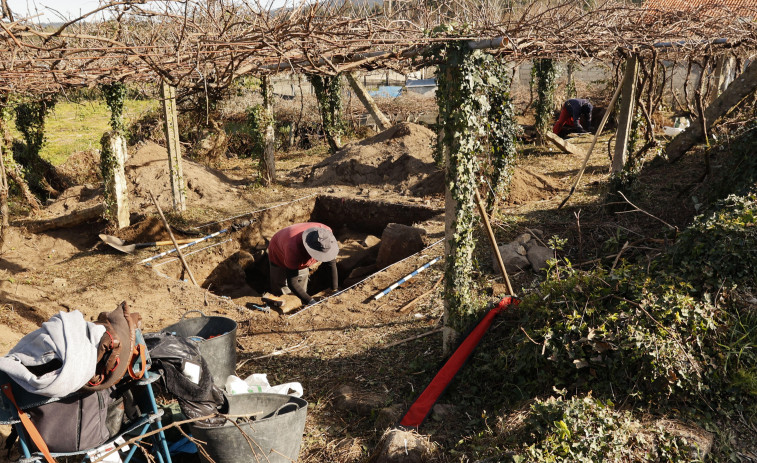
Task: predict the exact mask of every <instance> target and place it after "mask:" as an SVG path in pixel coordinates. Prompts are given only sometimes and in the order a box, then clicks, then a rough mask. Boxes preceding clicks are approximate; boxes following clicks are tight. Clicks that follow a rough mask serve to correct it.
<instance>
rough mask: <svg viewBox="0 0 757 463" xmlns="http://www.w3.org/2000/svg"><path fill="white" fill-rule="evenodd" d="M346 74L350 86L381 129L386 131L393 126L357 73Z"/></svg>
mask: <svg viewBox="0 0 757 463" xmlns="http://www.w3.org/2000/svg"><path fill="white" fill-rule="evenodd" d="M344 76H345V77H347V82H349V83H350V87H352V90H354V92H355V95H357V98H358V99H359V100H360V102H361V103H363V106H365V109H366V110H367V111H368V114H370V115H371V117H372V118H373V120H374V121H375V122H376V125H377V126H378V128H379V131H384V130H386V129H388V128H389V127H391V126H392V123H391V122H389V119H387V117H386V116H385V115H384V113H382V112H381V110H380V109H379V107H378V105H376V102H375V101H374V100H373V98H372V97H371V95H370V93H368V90H366V88H365V86H363V84H362V83H361V82H360V81H359V80H358V79H356V78H355V75H354V74H353V73H351V72H346V73H344Z"/></svg>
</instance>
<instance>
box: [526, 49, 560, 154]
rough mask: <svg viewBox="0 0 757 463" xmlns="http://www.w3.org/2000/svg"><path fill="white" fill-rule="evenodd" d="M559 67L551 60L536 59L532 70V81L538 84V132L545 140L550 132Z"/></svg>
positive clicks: (536, 105)
mask: <svg viewBox="0 0 757 463" xmlns="http://www.w3.org/2000/svg"><path fill="white" fill-rule="evenodd" d="M557 74H558V71H557V65H556V64H555V62H554V60H551V59H536V60H534V63H533V67H532V68H531V79H532V80H533V81H534V82H535V84H536V103H535V108H534V109H535V111H536V131H537V132H538V133H539V136H540V137H541V138H542V139H544V136H545V135H546V133H547V131H548V130H550V126H551V124H550V123H551V122H552V112H553V110H554V106H555V103H554V99H555V89H557Z"/></svg>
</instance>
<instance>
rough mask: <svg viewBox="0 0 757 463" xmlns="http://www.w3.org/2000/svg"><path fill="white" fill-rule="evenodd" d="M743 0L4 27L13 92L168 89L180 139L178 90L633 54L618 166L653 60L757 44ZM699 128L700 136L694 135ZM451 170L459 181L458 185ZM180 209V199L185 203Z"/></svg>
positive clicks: (223, 15)
mask: <svg viewBox="0 0 757 463" xmlns="http://www.w3.org/2000/svg"><path fill="white" fill-rule="evenodd" d="M733 1H734V0H722V1H718V0H713V1H712V2H710V3H709V6H708V7H707V8H706V9H699V10H693V9H686V10H678V9H670V8H667V7H664V6H661V7H654V6H645V5H641V6H639V5H635V4H629V3H624V2H617V1H608V2H604V3H599V4H598V3H595V2H593V1H590V0H543V1H526V2H505V3H506V4H507V6H506V5H504V4H503V3H499V2H496V1H487V0H485V1H467V0H456V1H454V2H432V1H430V0H407V1H397V0H393V1H392V0H387V1H385V2H384V3H383V4H380V5H373V6H368V5H367V4H360V3H357V2H354V3H350V2H334V1H327V2H314V3H301V4H300V5H299V6H296V7H293V8H282V9H278V10H271V9H266V8H263V7H261V5H260V4H257V3H255V4H253V3H249V2H246V1H243V2H225V1H223V0H206V1H198V0H186V1H184V2H162V1H156V2H149V1H133V0H124V1H112V2H110V3H108V4H105V5H103V6H102V7H100V8H98V9H97V10H95V11H93V12H90V13H88V14H85V15H83V16H81V17H80V18H76V19H74V20H71V21H68V22H66V23H65V24H63V25H61V26H57V27H52V26H45V25H40V24H35V22H34V18H5V19H4V20H3V21H2V22H0V42H2V46H1V47H0V94H3V93H4V94H8V93H18V94H24V93H31V94H44V93H57V92H60V91H63V90H65V89H68V88H77V87H92V86H95V85H97V84H101V83H107V82H155V83H156V84H158V83H162V88H163V98H164V100H165V101H166V102H169V104H167V105H166V121H167V128H166V132H167V134H169V136H168V138H169V141H170V138H171V136H170V133H171V132H175V130H174V129H175V124H176V122H175V116H171V113H173V114H175V107H174V108H173V109H171V108H170V106H171V104H170V102H171V101H173V99H174V98H175V94H174V90H173V89H176V92H177V93H178V94H180V95H182V94H183V95H187V94H190V93H202V92H209V91H217V90H222V89H223V88H225V87H228V86H229V85H230V84H231V83H232V82H233V80H234V79H236V78H237V77H240V76H244V75H250V74H252V75H258V76H265V75H270V74H275V73H278V72H295V73H307V74H318V75H330V76H334V75H338V74H340V73H345V72H349V71H354V70H359V69H363V70H372V69H376V68H390V69H396V70H407V69H413V68H419V67H423V66H427V65H429V64H441V63H440V59H442V56H443V55H442V54H441V53H439V52H438V50H439V49H440V48H441V47H442V46H443V45H445V44H450V43H453V42H455V43H460V42H464V43H467V46H468V47H469V48H470V49H487V50H489V51H490V52H491V53H495V54H498V55H499V56H501V57H502V59H504V60H508V61H511V62H520V61H524V60H532V59H556V60H570V59H572V60H600V61H605V62H612V61H618V60H627V63H626V66H625V71H624V72H625V76H624V78H623V79H622V88H618V90H617V91H616V95H615V99H616V98H617V96H618V94H620V93H621V90H622V101H623V108H622V109H621V116H620V123H619V127H620V128H619V134H618V138H617V140H616V153H615V161H614V163H613V165H614V168H615V169H619V168H622V166H623V165H624V163H625V155H626V153H625V149H626V139H627V137H628V130H629V128H630V120H631V119H632V117H633V114H634V109H633V108H634V106H633V105H634V101H635V100H636V97H635V96H634V92H635V85H636V80H637V79H636V74H637V72H638V63H639V61H640V60H645V59H649V60H652V61H653V62H655V63H656V62H658V61H659V60H662V59H673V60H687V59H693V58H695V57H702V56H713V57H717V56H719V55H723V56H725V55H732V54H734V53H741V54H742V55H745V54H746V55H748V54H750V53H753V52H754V51H755V50H756V49H757V23H755V21H754V19H753V18H755V17H757V6H754V5H741V4H739V5H734V4H733V3H732V2H733ZM360 5H362V6H360ZM96 18H100V19H97V20H95V19H96ZM747 71H748V72H747ZM747 71H745V73H744V75H745V77H744V78H743V79H742V80H744V81H746V83H744V82H742V83H740V84H739V85H736V86H735V87H738V88H737V90H735V91H733V92H731V93H732V94H730V95H729V94H727V92H724V93H723V94H722V95H721V96H720V97H718V99H716V100H715V102H714V103H713V104H712V105H711V106H710V108H712V107H714V108H716V110H713V112H712V113H706V111H705V110H704V108H703V109H702V111H701V112H700V116H701V120H702V121H705V120H706V121H707V123H712V122H713V121H714V120H715V119H716V118H717V117H718V114H721V115H722V113H723V112H724V111H725V110H727V109H728V108H729V107H730V106H732V104H730V102H731V101H733V100H734V99H736V101H739V100H740V99H741V98H739V94H743V93H744V92H748V91H751V90H753V89H754V85H755V82H757V65H751V66H750V67H749V68H748V70H747ZM737 83H738V82H737ZM648 103H649V105H650V106H651V104H652V101H651V99H650V101H649V102H648ZM734 104H735V103H734ZM729 105H730V106H729ZM710 108H707V109H708V110H709V109H710ZM723 108H725V109H723ZM646 116H647V118H648V119H649V114H646ZM707 123H703V124H699V125H698V124H696V123H695V124H694V125H693V126H692V127H693V128H692V130H691V132H690V134H689V139H688V141H685V142H682V143H683V145H686V143H691V144H693V142H694V141H696V139H697V137H700V136H701V135H702V133H703V132H704V131H706V124H707ZM171 124H174V125H173V128H171V127H170V126H171ZM698 126H699V127H700V130H701V131H700V132H699V133H695V132H696V130H697V129H696V127H698ZM684 135H686V133H684V134H683V135H681V136H679V138H680V137H683V136H684ZM692 140H693V141H692ZM595 142H596V138H595ZM674 143H675V142H674ZM168 145H169V158H170V159H172V162H176V163H178V164H177V165H178V169H174V168H172V171H178V172H177V174H178V178H176V179H175V182H174V189H175V196H176V194H180V193H179V192H180V191H181V188H182V186H181V182H182V180H181V169H180V154H178V144H176V143H175V144H174V145H175V146H177V148H174V149H173V150H172V149H171V146H172V144H171V143H170V142H169V143H168ZM592 146H593V145H592ZM689 146H690V145H689ZM687 149H688V148H687ZM172 151H173V152H172ZM449 169H450V168H449V167H448V182H447V184H448V185H450V184H451V185H455V184H456V179H455V178H454V174H453V173H451V172H450V171H449ZM577 182H578V178H577V179H576V183H577ZM574 188H575V184H574ZM448 193H449V192H448ZM465 195H467V196H465ZM465 195H463V196H460V195H459V194H458V196H456V197H457V198H458V199H452V198H453V195H450V194H447V212H448V214H447V216H448V217H447V225H448V226H447V237H448V241H452V238H451V237H452V236H453V235H455V230H454V227H455V226H456V225H455V224H454V223H455V220H456V216H455V214H456V211H459V209H458V205H459V203H460V202H467V203H469V204H473V202H474V200H473V197H472V195H471V194H469V193H466V194H465ZM460 198H462V199H460ZM176 204H181V201H180V200H177V199H176V197H175V199H174V205H175V206H176ZM179 209H180V208H179ZM447 252H448V255H449V252H450V250H449V249H448V250H447ZM452 252H453V253H454V250H453V251H452ZM447 262H448V265H450V262H452V260H451V259H448V261H447ZM455 284H459V282H452V281H448V282H447V286H448V288H449V287H453V286H454V285H455Z"/></svg>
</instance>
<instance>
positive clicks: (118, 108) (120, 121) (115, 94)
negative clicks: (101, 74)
mask: <svg viewBox="0 0 757 463" xmlns="http://www.w3.org/2000/svg"><path fill="white" fill-rule="evenodd" d="M100 90H101V91H102V93H103V97H104V98H105V104H107V105H108V109H110V127H111V128H112V129H113V132H116V133H117V134H119V135H123V134H124V132H125V131H126V127H125V125H124V103H125V102H126V85H125V84H124V83H123V82H113V83H110V84H102V85H100Z"/></svg>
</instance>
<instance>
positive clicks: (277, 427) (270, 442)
mask: <svg viewBox="0 0 757 463" xmlns="http://www.w3.org/2000/svg"><path fill="white" fill-rule="evenodd" d="M228 399H229V411H228V414H229V415H231V416H235V415H243V416H244V418H229V419H230V420H233V419H236V425H235V424H234V423H232V422H230V421H227V422H226V424H224V425H223V426H211V427H206V426H199V425H193V426H192V437H194V438H195V439H197V440H199V441H202V442H205V444H202V445H203V447H204V448H205V450H206V451H207V452H208V455H209V456H210V457H211V458H212V459H213V461H215V463H250V462H256V461H261V462H269V463H291V462H293V461H297V457H298V456H299V454H300V444H302V433H303V432H304V431H305V417H306V415H307V409H308V403H307V402H306V401H305V400H303V399H300V398H297V397H292V396H288V395H281V394H267V393H264V392H263V393H257V394H234V395H230V396H228ZM237 426H238V427H237ZM200 453H201V454H202V452H200ZM203 458H205V457H204V456H203Z"/></svg>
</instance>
